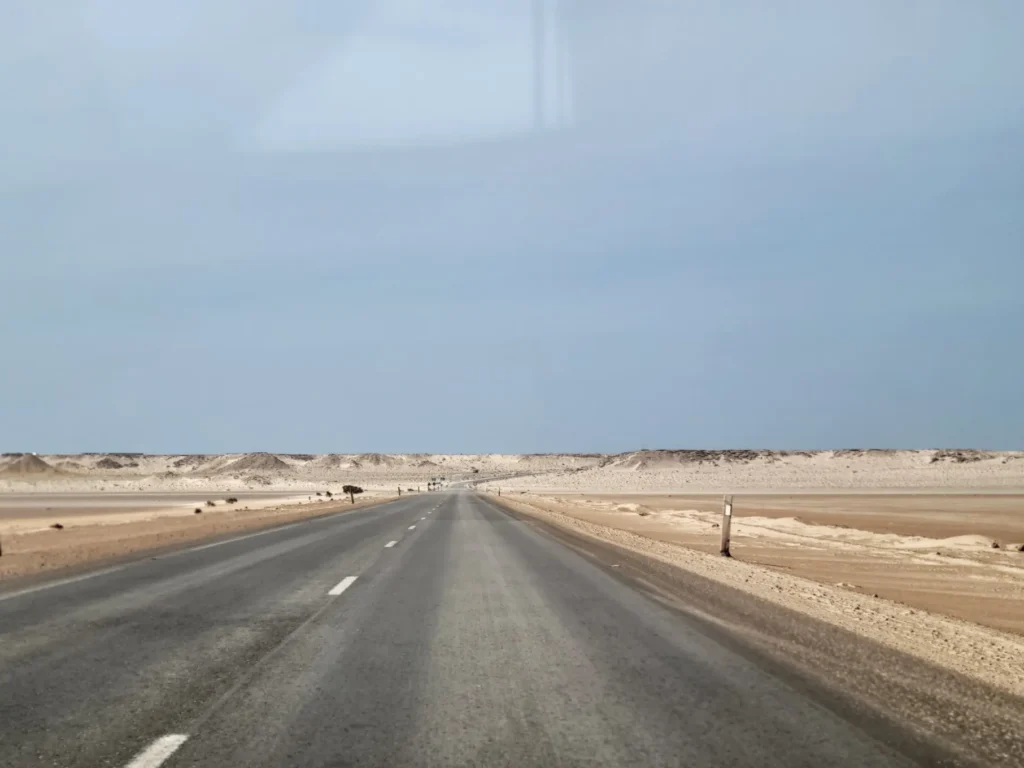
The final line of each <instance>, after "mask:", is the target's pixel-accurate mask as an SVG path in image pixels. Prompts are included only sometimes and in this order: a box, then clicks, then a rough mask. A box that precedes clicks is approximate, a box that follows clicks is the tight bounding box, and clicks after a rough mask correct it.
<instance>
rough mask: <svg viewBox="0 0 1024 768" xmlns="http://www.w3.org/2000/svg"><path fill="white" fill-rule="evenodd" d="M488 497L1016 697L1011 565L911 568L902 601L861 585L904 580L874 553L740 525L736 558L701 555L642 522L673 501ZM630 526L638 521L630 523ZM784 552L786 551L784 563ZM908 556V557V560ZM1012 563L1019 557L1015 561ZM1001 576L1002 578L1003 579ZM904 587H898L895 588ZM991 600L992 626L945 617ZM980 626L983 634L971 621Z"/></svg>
mask: <svg viewBox="0 0 1024 768" xmlns="http://www.w3.org/2000/svg"><path fill="white" fill-rule="evenodd" d="M491 498H492V500H493V501H494V502H495V503H498V504H503V505H506V506H507V507H509V508H511V509H513V510H515V511H517V512H519V513H521V514H524V515H525V516H526V517H527V518H531V517H532V518H536V519H538V520H539V521H542V522H544V523H547V524H549V525H554V526H556V527H560V528H565V529H568V530H572V531H575V532H576V533H577V534H582V535H584V536H587V537H592V538H595V539H598V540H601V541H606V542H611V543H613V544H615V545H617V546H618V547H621V548H623V549H625V550H628V551H630V552H634V553H638V554H641V555H643V556H644V557H647V558H651V559H653V560H656V561H659V562H661V563H665V564H667V565H669V566H672V567H674V568H680V569H682V570H684V571H689V572H692V573H694V574H697V575H699V576H702V577H704V578H708V579H712V580H714V581H717V582H720V583H722V584H725V585H728V586H730V587H732V588H735V589H738V590H741V591H743V592H746V593H748V594H751V595H754V596H756V597H758V598H759V599H762V600H765V601H767V602H768V603H771V604H776V605H779V606H782V607H786V608H789V609H792V610H795V611H797V612H799V613H803V614H805V615H807V616H809V617H813V618H814V619H817V620H819V621H825V622H828V623H830V624H833V625H835V626H838V627H841V628H843V629H846V630H850V631H853V632H856V633H858V634H860V635H862V636H864V637H867V638H870V639H872V640H875V641H877V642H880V643H883V644H885V645H887V646H889V647H891V648H894V649H896V650H898V651H900V652H903V653H906V654H909V655H911V656H914V657H916V658H920V659H923V660H925V661H927V662H928V663H930V664H934V665H937V666H939V667H943V668H945V669H949V670H952V671H954V672H956V673H959V674H962V675H966V676H969V677H971V678H974V679H976V680H979V681H981V682H983V683H985V684H986V685H989V686H992V687H995V688H998V689H1000V690H1004V691H1007V692H1009V693H1011V694H1013V695H1016V696H1022V695H1024V638H1022V637H1021V635H1020V634H1019V632H1020V630H1019V627H1020V620H1019V617H1020V615H1021V613H1022V609H1024V590H1022V586H1024V583H1022V580H1021V572H1022V571H1021V569H1020V568H1017V567H1014V566H1012V565H1009V564H1008V561H1007V563H1000V564H996V563H991V564H985V563H983V562H979V563H977V565H972V562H974V561H972V560H970V559H964V560H963V562H960V563H955V564H953V565H952V566H950V567H951V568H953V569H954V572H953V575H951V576H950V577H949V578H944V577H943V576H942V575H939V572H938V568H943V567H945V563H943V564H942V565H940V566H938V568H937V569H936V570H935V571H932V572H928V571H925V570H916V569H915V568H914V566H913V565H911V566H910V571H909V573H910V578H909V579H908V580H907V582H908V583H909V584H910V585H911V586H910V589H909V590H908V591H907V592H905V593H904V595H903V596H904V597H908V598H909V599H907V600H906V601H901V600H899V599H898V597H897V596H894V597H892V598H889V599H887V597H886V596H883V595H882V594H880V593H876V592H870V591H868V590H866V589H865V588H864V586H865V577H866V575H869V574H874V575H875V576H881V579H880V580H881V581H883V582H885V581H888V580H890V579H892V578H893V577H898V576H899V575H900V574H901V573H903V574H906V571H905V570H904V568H905V567H906V563H905V562H896V563H893V562H886V560H885V556H884V555H883V556H881V557H879V558H877V559H875V558H874V557H873V555H874V553H872V552H855V553H852V555H851V553H848V552H846V551H844V550H842V549H834V548H831V547H830V546H829V544H830V542H828V540H827V539H822V541H821V542H820V543H819V542H817V541H814V542H812V541H811V540H807V539H801V540H799V541H786V540H785V536H786V535H788V532H781V533H780V534H779V535H780V537H782V538H781V539H780V540H779V541H777V542H776V541H774V540H773V539H771V538H769V537H766V536H765V535H764V532H763V531H760V530H759V531H754V530H748V531H746V532H743V531H742V528H743V523H738V524H736V525H734V529H733V531H734V534H738V536H735V537H734V540H735V546H734V552H735V556H734V557H733V558H730V559H727V558H723V557H721V556H719V555H717V554H709V553H708V550H709V549H710V548H711V547H712V546H713V545H712V544H711V541H712V540H715V541H717V536H715V535H714V534H713V533H712V534H705V535H700V534H699V533H698V534H697V535H694V534H693V533H685V532H684V533H679V532H677V531H675V530H674V528H673V525H672V523H671V522H668V521H666V520H664V519H662V520H660V521H659V520H658V517H659V515H658V514H657V513H655V512H650V513H648V514H644V515H641V514H640V513H641V512H644V511H646V510H647V509H657V508H658V507H660V511H661V512H663V513H664V514H667V515H671V514H672V513H673V512H675V511H676V510H675V509H674V507H675V505H676V500H675V499H672V500H671V501H668V500H666V501H665V502H664V504H663V503H662V502H661V501H660V500H659V501H653V504H652V507H646V508H645V505H646V502H645V505H641V504H640V503H638V502H636V501H629V500H625V499H622V500H619V499H609V498H606V497H605V498H601V499H586V498H584V499H581V498H579V497H577V498H573V499H571V500H567V499H564V498H557V497H549V496H535V495H532V494H518V493H516V494H509V495H504V496H502V497H500V498H499V497H497V496H492V497H491ZM650 501H651V500H649V499H648V500H647V502H650ZM719 501H720V500H719ZM682 511H684V512H686V514H685V515H683V516H681V517H680V519H684V520H685V522H684V523H683V525H682V526H680V527H681V528H683V529H684V530H685V529H688V528H692V527H693V526H697V525H706V526H710V525H712V523H711V522H710V518H708V520H709V521H708V522H706V523H705V522H704V520H703V519H702V518H701V513H700V510H682ZM651 517H653V518H654V521H653V522H654V525H653V526H652V527H650V528H645V527H644V526H645V525H646V522H645V521H647V519H648V518H651ZM768 519H769V518H762V520H768ZM637 521H641V522H640V523H639V524H638V523H637ZM840 530H842V529H840ZM766 539H767V541H766ZM786 544H789V545H790V546H791V547H792V549H793V550H794V552H792V553H791V554H789V555H788V557H787V554H786V551H785V550H786ZM819 546H821V547H822V548H823V549H824V550H825V551H824V552H822V553H820V554H819V556H818V560H817V562H816V563H815V565H814V566H811V567H808V566H806V565H804V564H801V561H802V560H803V559H804V558H806V556H807V554H808V553H813V551H814V550H815V549H817V548H818V547H819ZM716 549H717V548H716ZM702 550H703V551H702ZM916 554H917V553H915V552H914V551H913V550H911V552H910V554H909V558H910V559H912V558H913V557H915V556H916ZM1015 556H1016V557H1018V558H1020V559H1024V555H1022V554H1019V553H1018V554H1016V555H1015ZM929 565H930V563H929ZM612 567H615V566H614V565H613V566H612ZM972 568H977V571H972V570H971V569H972ZM1004 568H1007V569H1009V570H1008V571H1004V570H1003V569H1004ZM830 569H832V570H830ZM1004 576H1005V578H1004ZM842 578H856V579H857V580H858V581H859V582H860V583H859V584H857V583H853V582H850V583H847V582H840V583H835V582H832V580H833V579H836V580H838V579H842ZM915 579H916V580H919V586H917V587H915V586H914V581H915ZM975 579H980V580H982V581H987V584H985V585H983V586H982V587H981V588H980V589H976V590H975V591H974V593H973V595H970V594H967V593H963V594H962V590H965V589H969V588H970V587H969V586H968V585H970V584H971V583H972V581H973V580H975ZM894 580H895V579H894ZM929 585H930V586H929ZM905 586H906V584H896V585H895V586H894V588H897V589H899V588H903V587H905ZM929 591H931V592H933V593H934V596H935V597H937V602H936V603H935V604H934V605H933V606H931V607H932V608H933V610H923V609H922V608H920V607H918V605H917V603H916V602H914V603H912V602H910V600H912V599H916V598H920V597H922V596H924V595H926V594H927V593H928V592H929ZM989 592H994V593H997V594H996V599H995V600H994V601H992V602H991V603H989V605H988V608H989V609H990V610H991V611H993V612H998V614H999V618H998V619H997V621H990V620H986V617H985V613H984V612H977V613H975V614H973V615H971V616H970V618H972V619H974V621H966V620H962V619H958V618H955V617H954V616H953V615H952V614H953V613H954V611H950V610H948V609H949V607H950V606H952V605H957V604H959V605H960V606H961V607H965V606H966V605H967V604H968V603H969V602H970V601H971V600H972V599H974V598H977V597H978V596H981V595H985V594H988V593H989ZM915 596H916V597H915ZM944 609H945V610H944ZM980 621H984V623H985V624H987V625H988V626H984V625H983V624H982V623H978V622H980ZM998 623H1002V624H1003V627H1002V629H995V628H993V625H994V624H998ZM1015 629H1016V630H1017V631H1014V630H1015Z"/></svg>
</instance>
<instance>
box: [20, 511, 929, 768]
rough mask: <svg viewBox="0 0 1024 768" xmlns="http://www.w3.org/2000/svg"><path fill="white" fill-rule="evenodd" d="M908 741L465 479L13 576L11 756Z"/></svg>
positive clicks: (880, 754) (374, 762) (622, 750)
mask: <svg viewBox="0 0 1024 768" xmlns="http://www.w3.org/2000/svg"><path fill="white" fill-rule="evenodd" d="M907 764H909V761H908V760H907V759H905V758H904V757H901V756H900V755H899V754H897V753H896V752H894V751H892V750H890V749H889V748H888V747H886V746H885V745H883V744H882V743H880V742H879V741H878V740H876V739H874V738H872V736H870V735H868V734H867V733H866V732H864V731H862V730H860V729H859V728H857V727H855V726H854V725H852V724H850V723H848V722H846V721H844V720H843V719H841V718H839V717H838V716H836V715H835V714H832V712H830V711H829V710H827V709H825V708H824V707H822V706H820V705H818V704H817V703H815V702H813V701H812V700H811V699H809V698H807V697H806V696H805V695H804V694H802V693H800V692H798V691H797V690H796V689H795V688H792V687H790V686H789V685H788V684H787V683H785V682H783V681H782V680H780V679H779V678H777V677H774V676H772V675H771V674H769V673H768V672H766V671H764V670H762V669H761V668H759V667H758V666H757V665H755V664H754V663H753V662H752V661H749V660H747V659H746V658H745V657H742V656H740V655H738V654H737V653H735V652H733V651H730V650H728V649H727V648H726V647H724V646H723V645H721V644H719V643H717V642H715V640H713V639H712V638H711V637H710V636H709V635H707V634H705V633H702V631H701V629H700V627H699V626H697V625H696V624H695V623H693V622H692V621H689V620H687V619H686V618H685V617H684V616H682V615H680V614H678V613H676V612H673V611H672V610H670V609H669V608H667V607H664V606H663V605H661V604H660V603H658V602H655V601H654V600H652V599H651V598H649V597H647V596H645V595H644V594H642V593H641V592H638V591H636V590H635V589H633V588H631V587H630V586H629V585H628V584H626V583H624V582H623V581H621V580H619V579H617V578H615V577H614V576H613V575H611V574H610V573H609V572H608V571H607V570H605V569H603V568H601V567H600V566H598V565H597V564H595V563H594V562H592V561H590V560H589V559H586V558H584V557H582V556H581V555H579V554H577V553H576V552H574V551H572V550H571V549H569V548H567V547H565V546H564V545H563V544H561V543H559V542H557V541H556V540H554V539H552V538H549V537H548V536H546V535H545V534H543V533H541V532H538V531H536V530H534V528H532V527H530V526H528V525H525V524H524V523H522V522H520V521H518V520H515V519H513V518H512V517H510V516H508V515H506V514H505V513H504V512H502V511H500V510H498V509H497V508H495V507H494V506H492V505H491V504H490V503H489V502H488V501H487V500H485V499H482V498H480V497H478V496H476V495H475V494H473V493H470V492H465V491H463V492H452V493H438V494H426V495H419V496H411V497H407V498H403V499H401V500H399V501H396V502H393V503H390V504H387V505H382V506H378V507H372V508H368V509H365V510H356V511H353V512H349V513H342V514H339V515H334V516H331V517H327V518H322V519H318V520H313V521H309V522H304V523H300V524H292V525H289V526H286V527H284V528H280V529H275V530H272V531H267V532H261V533H257V534H255V535H253V534H250V535H247V536H243V537H240V538H237V539H232V540H229V541H226V542H218V543H214V544H212V545H204V546H199V547H193V548H191V549H187V550H183V551H179V552H174V553H170V554H165V555H161V556H158V557H154V558H147V559H143V560H140V561H137V562H133V563H130V564H127V565H122V566H117V567H115V568H113V569H108V570H101V571H99V572H98V573H95V574H91V575H87V576H86V577H84V578H83V577H77V578H75V579H72V580H68V581H65V582H56V583H54V584H49V585H42V586H38V587H35V588H32V589H31V590H28V591H25V592H22V593H10V594H7V595H0V765H3V766H48V767H51V766H132V768H154V766H158V765H165V766H169V767H174V766H378V765H379V766H420V765H422V766H559V765H561V766H575V765H579V766H604V765H608V766H629V765H635V766H659V765H671V766H712V765H714V766H726V765H730V766H747V765H749V766H786V767H787V768H793V767H795V766H813V767H814V768H824V767H825V766H840V765H842V766H850V765H855V766H896V765H907Z"/></svg>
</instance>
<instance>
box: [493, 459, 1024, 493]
mask: <svg viewBox="0 0 1024 768" xmlns="http://www.w3.org/2000/svg"><path fill="white" fill-rule="evenodd" d="M482 487H483V488H485V489H488V490H491V489H495V488H498V487H501V488H503V489H507V490H530V491H544V492H586V493H678V492H688V493H739V492H741V491H742V492H747V493H757V492H774V491H782V492H786V491H794V490H799V491H804V492H812V491H820V492H835V491H843V492H852V491H880V490H892V491H900V490H914V491H926V490H942V491H947V492H948V491H962V490H967V489H971V490H1016V491H1024V452H1021V451H975V450H920V451H895V450H893V451H889V450H884V451H883V450H859V449H858V450H834V451H634V452H632V453H624V454H618V455H614V456H604V457H600V458H599V459H598V460H597V461H595V462H593V463H592V464H591V465H590V466H583V467H573V468H569V469H565V470H555V471H550V472H545V473H544V474H538V475H534V476H522V477H515V478H508V479H503V480H501V481H499V482H495V483H488V484H484V485H483V486H482Z"/></svg>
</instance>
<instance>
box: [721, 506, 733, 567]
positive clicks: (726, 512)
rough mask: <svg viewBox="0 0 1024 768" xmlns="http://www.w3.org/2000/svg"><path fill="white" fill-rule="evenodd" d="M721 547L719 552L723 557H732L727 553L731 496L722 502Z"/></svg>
mask: <svg viewBox="0 0 1024 768" xmlns="http://www.w3.org/2000/svg"><path fill="white" fill-rule="evenodd" d="M722 502H723V503H722V546H721V549H720V550H719V552H720V553H721V555H722V556H723V557H732V554H731V553H730V552H729V532H730V529H731V528H732V496H726V497H724V499H723V500H722Z"/></svg>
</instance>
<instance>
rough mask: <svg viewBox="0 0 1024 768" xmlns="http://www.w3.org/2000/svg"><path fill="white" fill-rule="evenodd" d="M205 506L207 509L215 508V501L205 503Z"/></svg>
mask: <svg viewBox="0 0 1024 768" xmlns="http://www.w3.org/2000/svg"><path fill="white" fill-rule="evenodd" d="M206 506H208V507H216V506H217V502H216V501H208V502H206Z"/></svg>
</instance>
